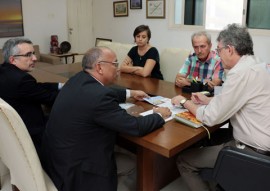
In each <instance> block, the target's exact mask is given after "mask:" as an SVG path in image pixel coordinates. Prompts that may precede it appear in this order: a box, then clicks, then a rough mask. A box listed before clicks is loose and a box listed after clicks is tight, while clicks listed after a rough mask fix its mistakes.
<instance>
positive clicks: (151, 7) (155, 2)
mask: <svg viewBox="0 0 270 191" xmlns="http://www.w3.org/2000/svg"><path fill="white" fill-rule="evenodd" d="M165 10H166V0H146V18H148V19H165Z"/></svg>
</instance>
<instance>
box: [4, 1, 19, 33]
mask: <svg viewBox="0 0 270 191" xmlns="http://www.w3.org/2000/svg"><path fill="white" fill-rule="evenodd" d="M5 13H6V14H5ZM0 29H1V30H0V38H3V37H18V36H24V27H23V10H22V0H16V1H14V0H13V1H11V0H1V1H0Z"/></svg>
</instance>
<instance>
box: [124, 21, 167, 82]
mask: <svg viewBox="0 0 270 191" xmlns="http://www.w3.org/2000/svg"><path fill="white" fill-rule="evenodd" d="M133 37H134V41H135V43H136V44H137V46H134V47H132V48H131V49H130V51H129V52H128V55H127V57H126V58H125V60H124V61H123V63H122V64H121V67H120V71H121V72H124V73H131V74H136V75H139V76H143V77H152V78H157V79H160V80H163V76H162V74H161V71H160V63H159V53H158V50H157V49H156V48H155V47H152V46H151V45H150V44H149V40H150V38H151V31H150V29H149V27H148V26H147V25H140V26H138V27H137V28H136V29H135V30H134V33H133Z"/></svg>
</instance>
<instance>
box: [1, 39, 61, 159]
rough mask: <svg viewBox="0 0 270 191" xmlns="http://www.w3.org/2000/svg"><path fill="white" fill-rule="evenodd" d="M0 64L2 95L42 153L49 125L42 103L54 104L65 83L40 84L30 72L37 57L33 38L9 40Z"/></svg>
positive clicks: (5, 45) (4, 47)
mask: <svg viewBox="0 0 270 191" xmlns="http://www.w3.org/2000/svg"><path fill="white" fill-rule="evenodd" d="M2 51H3V57H4V63H3V64H1V65H0V97H1V98H2V99H3V100H5V101H6V102H7V103H9V104H10V105H11V106H12V107H13V108H14V109H15V110H16V111H17V112H18V114H19V115H20V116H21V118H22V120H23V122H24V123H25V125H26V127H27V129H28V131H29V134H30V136H31V138H32V140H33V142H34V145H35V147H36V149H37V152H38V154H39V149H40V147H41V141H42V134H43V131H44V128H45V125H46V118H45V116H44V113H43V110H42V107H41V104H48V105H52V104H53V102H54V100H55V98H56V96H57V95H58V89H59V87H61V86H62V84H58V83H37V81H36V80H35V78H33V77H32V76H31V75H30V74H28V72H30V71H32V70H33V68H34V66H35V61H36V60H37V58H36V56H35V52H34V48H33V44H32V42H31V41H30V40H28V39H24V38H14V39H9V40H8V41H7V42H5V44H4V46H3V50H2Z"/></svg>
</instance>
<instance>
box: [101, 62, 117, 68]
mask: <svg viewBox="0 0 270 191" xmlns="http://www.w3.org/2000/svg"><path fill="white" fill-rule="evenodd" d="M101 62H103V63H109V64H112V65H114V66H115V67H116V68H117V67H118V65H119V62H108V61H99V62H98V63H101Z"/></svg>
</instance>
